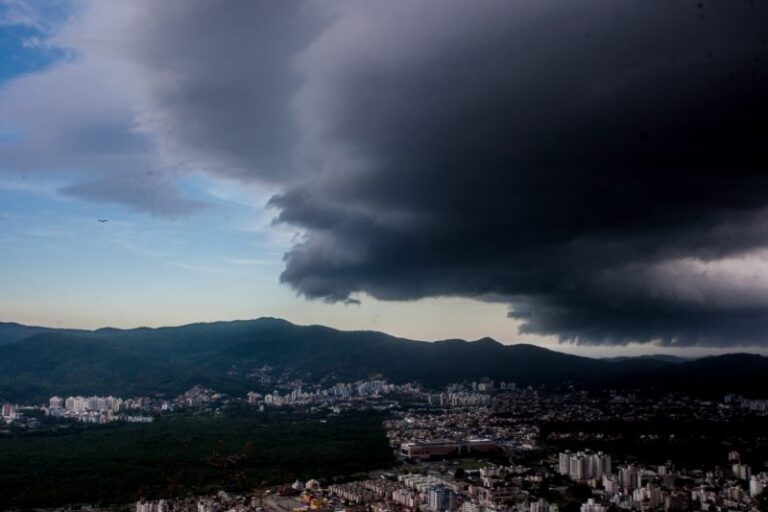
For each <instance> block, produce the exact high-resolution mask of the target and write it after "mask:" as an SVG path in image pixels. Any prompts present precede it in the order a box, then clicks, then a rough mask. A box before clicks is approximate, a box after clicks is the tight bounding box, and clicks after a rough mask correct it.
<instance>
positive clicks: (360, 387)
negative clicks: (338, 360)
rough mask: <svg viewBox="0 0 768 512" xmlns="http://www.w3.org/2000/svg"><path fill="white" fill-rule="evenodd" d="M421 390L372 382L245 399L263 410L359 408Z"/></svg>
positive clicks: (289, 389)
mask: <svg viewBox="0 0 768 512" xmlns="http://www.w3.org/2000/svg"><path fill="white" fill-rule="evenodd" d="M420 393H421V389H420V388H419V387H418V386H417V385H415V384H412V383H406V384H391V383H389V382H387V381H386V380H384V379H371V380H365V381H359V382H354V383H337V384H334V385H333V386H330V387H326V388H322V387H319V386H317V387H314V388H312V389H305V388H304V387H303V386H302V385H301V384H298V385H296V386H295V387H284V388H283V390H282V392H281V391H280V390H279V389H275V390H274V391H272V392H271V393H267V394H265V395H262V394H261V393H257V392H254V391H252V392H250V393H248V395H247V396H246V399H247V402H248V403H249V404H250V405H253V406H257V407H259V408H261V410H264V408H266V407H301V408H322V407H337V408H338V407H344V408H360V407H364V406H367V405H371V403H376V402H380V401H381V400H382V399H384V398H387V397H391V396H393V395H397V394H408V395H413V394H420Z"/></svg>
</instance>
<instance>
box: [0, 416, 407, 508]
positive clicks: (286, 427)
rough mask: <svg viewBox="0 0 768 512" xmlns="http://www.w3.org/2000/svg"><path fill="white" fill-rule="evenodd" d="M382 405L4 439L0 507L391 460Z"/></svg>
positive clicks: (261, 480) (248, 484)
mask: <svg viewBox="0 0 768 512" xmlns="http://www.w3.org/2000/svg"><path fill="white" fill-rule="evenodd" d="M381 422H382V416H381V415H380V414H378V413H359V412H358V413H349V414H344V415H340V416H330V417H327V418H326V417H321V416H317V415H300V414H285V413H265V414H260V415H258V416H256V415H252V416H250V417H249V416H244V415H235V416H232V415H229V416H211V417H194V418H193V417H186V416H172V417H168V418H164V419H160V420H159V421H157V422H155V423H152V424H143V425H133V424H132V425H129V424H123V425H116V426H106V427H95V428H89V429H86V430H85V431H80V432H76V433H65V434H45V435H42V434H38V435H30V434H27V435H20V436H14V437H6V438H0V508H7V507H51V506H57V505H61V504H68V503H85V502H89V503H97V504H108V503H122V502H130V501H133V500H135V499H137V498H139V497H141V496H143V497H164V496H166V497H167V496H183V495H188V494H196V493H205V492H208V491H212V490H214V489H221V488H224V489H230V490H248V489H252V488H253V487H255V486H258V485H261V484H267V483H282V482H286V481H292V480H293V479H295V478H309V477H315V478H333V477H341V476H343V475H348V474H352V473H355V472H360V471H366V470H370V469H375V468H381V467H388V466H390V465H391V464H392V463H393V460H392V454H391V451H390V450H389V448H388V444H387V439H386V436H385V435H384V431H383V429H382V427H381Z"/></svg>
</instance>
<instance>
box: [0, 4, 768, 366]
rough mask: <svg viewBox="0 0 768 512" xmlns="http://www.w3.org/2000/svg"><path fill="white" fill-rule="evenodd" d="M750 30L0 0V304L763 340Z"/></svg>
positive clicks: (714, 13) (756, 48) (558, 11)
mask: <svg viewBox="0 0 768 512" xmlns="http://www.w3.org/2000/svg"><path fill="white" fill-rule="evenodd" d="M767 41H768V3H765V2H750V1H748V0H744V1H741V0H735V1H725V0H720V1H709V0H707V1H698V2H697V1H693V2H689V1H683V2H676V3H670V2H662V1H660V0H659V1H650V2H635V1H631V0H618V1H608V0H582V1H573V0H536V1H534V0H516V1H511V2H508V1H501V0H474V1H471V2H470V1H466V0H447V1H446V0H439V1H438V0H424V1H421V2H412V1H408V0H392V1H388V2H376V1H373V0H370V1H368V0H362V1H354V2H353V1H343V0H330V1H315V0H305V1H298V0H288V1H281V2H266V1H245V0H242V1H240V0H236V1H233V2H230V3H227V4H226V8H222V4H219V3H215V2H209V1H205V0H184V1H181V0H167V1H163V2H156V1H152V0H132V1H130V2H125V1H111V0H46V1H42V2H38V1H31V0H30V1H26V0H5V1H0V51H1V52H2V54H1V55H2V57H1V58H0V240H1V241H2V243H1V244H0V247H2V252H0V286H1V287H2V290H3V291H2V293H1V294H0V321H17V322H21V323H26V324H37V325H47V326H62V327H83V328H96V327H102V326H116V327H136V326H142V325H147V326H163V325H178V324H182V323H191V322H197V321H215V320H230V319H243V318H255V317H260V316H275V317H281V318H285V319H287V320H290V321H293V322H296V323H300V324H310V323H314V324H324V325H329V326H332V327H337V328H341V329H375V330H382V331H385V332H388V333H391V334H395V335H398V336H404V337H410V338H415V339H425V340H436V339H445V338H465V339H477V338H480V337H483V336H491V337H494V338H495V339H498V340H500V341H504V342H516V341H522V342H530V343H537V344H540V345H544V346H548V347H555V348H558V349H561V350H566V351H569V352H575V353H583V354H588V355H620V354H624V353H627V354H641V353H657V352H668V353H677V354H696V355H703V354H709V353H720V352H723V351H733V350H747V351H755V352H761V353H766V352H767V351H768V153H766V151H765V140H766V136H767V135H768V121H767V120H768V51H766V50H768V42H767ZM99 219H107V220H108V221H107V222H98V220H99ZM558 342H563V344H561V345H558Z"/></svg>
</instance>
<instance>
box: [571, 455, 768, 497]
mask: <svg viewBox="0 0 768 512" xmlns="http://www.w3.org/2000/svg"><path fill="white" fill-rule="evenodd" d="M729 459H732V460H731V462H732V464H731V466H730V468H728V469H727V470H726V469H724V468H721V467H715V468H712V469H711V470H710V471H703V470H685V469H675V467H674V466H673V465H672V464H671V463H667V464H663V465H658V466H641V465H637V464H625V465H621V466H619V467H618V468H616V471H615V472H614V471H611V465H610V464H611V463H610V457H609V456H606V455H603V454H600V453H599V452H598V453H593V452H589V451H585V452H578V453H571V452H568V451H566V452H561V453H560V454H559V457H558V472H559V473H560V474H561V475H564V476H567V477H568V478H570V479H572V480H574V481H576V482H579V483H582V484H585V485H587V486H589V487H591V488H592V489H593V490H592V496H593V497H592V498H590V499H589V500H587V502H585V503H584V504H583V505H582V506H581V512H606V511H607V510H608V509H609V508H612V507H613V508H614V509H615V508H618V509H620V510H642V511H645V510H702V511H710V510H729V511H744V512H746V511H750V510H753V509H754V498H755V497H756V496H757V495H758V494H760V493H761V492H763V491H764V490H765V489H766V487H768V473H767V472H762V473H760V474H757V475H753V474H752V471H751V468H750V466H748V465H746V464H742V463H741V462H740V461H739V455H738V453H737V452H731V453H730V454H729Z"/></svg>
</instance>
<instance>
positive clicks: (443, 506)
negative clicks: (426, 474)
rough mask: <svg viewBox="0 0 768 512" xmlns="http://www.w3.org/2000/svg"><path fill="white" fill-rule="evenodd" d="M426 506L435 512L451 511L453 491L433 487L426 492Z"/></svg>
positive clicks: (436, 486)
mask: <svg viewBox="0 0 768 512" xmlns="http://www.w3.org/2000/svg"><path fill="white" fill-rule="evenodd" d="M427 506H428V507H429V508H430V510H433V511H435V512H444V511H446V510H453V491H451V490H450V489H448V488H447V487H445V486H442V485H433V486H431V487H430V488H429V490H428V491H427Z"/></svg>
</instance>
